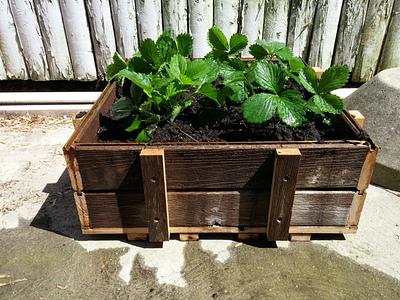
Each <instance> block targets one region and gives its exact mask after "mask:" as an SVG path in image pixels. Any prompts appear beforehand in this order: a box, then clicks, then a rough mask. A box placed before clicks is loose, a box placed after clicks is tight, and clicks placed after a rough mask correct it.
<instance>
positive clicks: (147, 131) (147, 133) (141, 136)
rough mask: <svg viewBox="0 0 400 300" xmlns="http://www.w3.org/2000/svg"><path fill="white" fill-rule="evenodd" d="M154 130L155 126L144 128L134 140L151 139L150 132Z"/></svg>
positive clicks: (140, 141) (143, 141)
mask: <svg viewBox="0 0 400 300" xmlns="http://www.w3.org/2000/svg"><path fill="white" fill-rule="evenodd" d="M155 130H156V128H145V129H143V130H142V131H141V132H139V134H138V136H137V137H136V139H135V142H138V143H146V142H150V141H151V134H152V133H153V132H154V131H155Z"/></svg>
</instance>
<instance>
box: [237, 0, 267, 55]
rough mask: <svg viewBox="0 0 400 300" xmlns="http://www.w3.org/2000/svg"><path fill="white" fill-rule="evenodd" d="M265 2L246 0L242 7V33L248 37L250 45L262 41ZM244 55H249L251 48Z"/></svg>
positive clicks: (261, 0)
mask: <svg viewBox="0 0 400 300" xmlns="http://www.w3.org/2000/svg"><path fill="white" fill-rule="evenodd" d="M263 22H264V1H263V0H244V1H243V7H242V33H243V34H245V35H247V38H248V40H249V44H252V43H254V42H255V41H256V40H257V39H261V38H262V35H263ZM243 55H244V56H246V55H249V48H246V49H245V50H244V51H243Z"/></svg>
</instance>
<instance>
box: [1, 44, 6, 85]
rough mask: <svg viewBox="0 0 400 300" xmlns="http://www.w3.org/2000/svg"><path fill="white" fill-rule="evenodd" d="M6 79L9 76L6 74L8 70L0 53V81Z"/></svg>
mask: <svg viewBox="0 0 400 300" xmlns="http://www.w3.org/2000/svg"><path fill="white" fill-rule="evenodd" d="M4 79H7V74H6V69H5V68H4V63H3V59H2V53H1V51H0V80H4Z"/></svg>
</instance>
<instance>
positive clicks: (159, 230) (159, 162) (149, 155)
mask: <svg viewBox="0 0 400 300" xmlns="http://www.w3.org/2000/svg"><path fill="white" fill-rule="evenodd" d="M140 165H141V169H142V179H143V189H144V198H145V203H146V215H147V222H148V228H149V242H155V243H162V242H163V241H168V240H169V218H168V199H167V183H166V176H165V159H164V149H143V150H142V151H141V152H140Z"/></svg>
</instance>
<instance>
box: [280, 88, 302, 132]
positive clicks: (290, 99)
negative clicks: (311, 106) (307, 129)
mask: <svg viewBox="0 0 400 300" xmlns="http://www.w3.org/2000/svg"><path fill="white" fill-rule="evenodd" d="M305 103H306V102H305V101H304V99H303V98H302V96H301V95H300V94H299V93H298V92H297V91H295V90H287V91H284V92H283V93H281V94H280V95H279V104H278V114H279V118H280V119H281V120H282V121H283V122H284V123H286V124H287V125H289V126H291V127H297V126H299V125H301V124H302V123H304V121H305V120H306V118H305V109H304V107H305Z"/></svg>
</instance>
